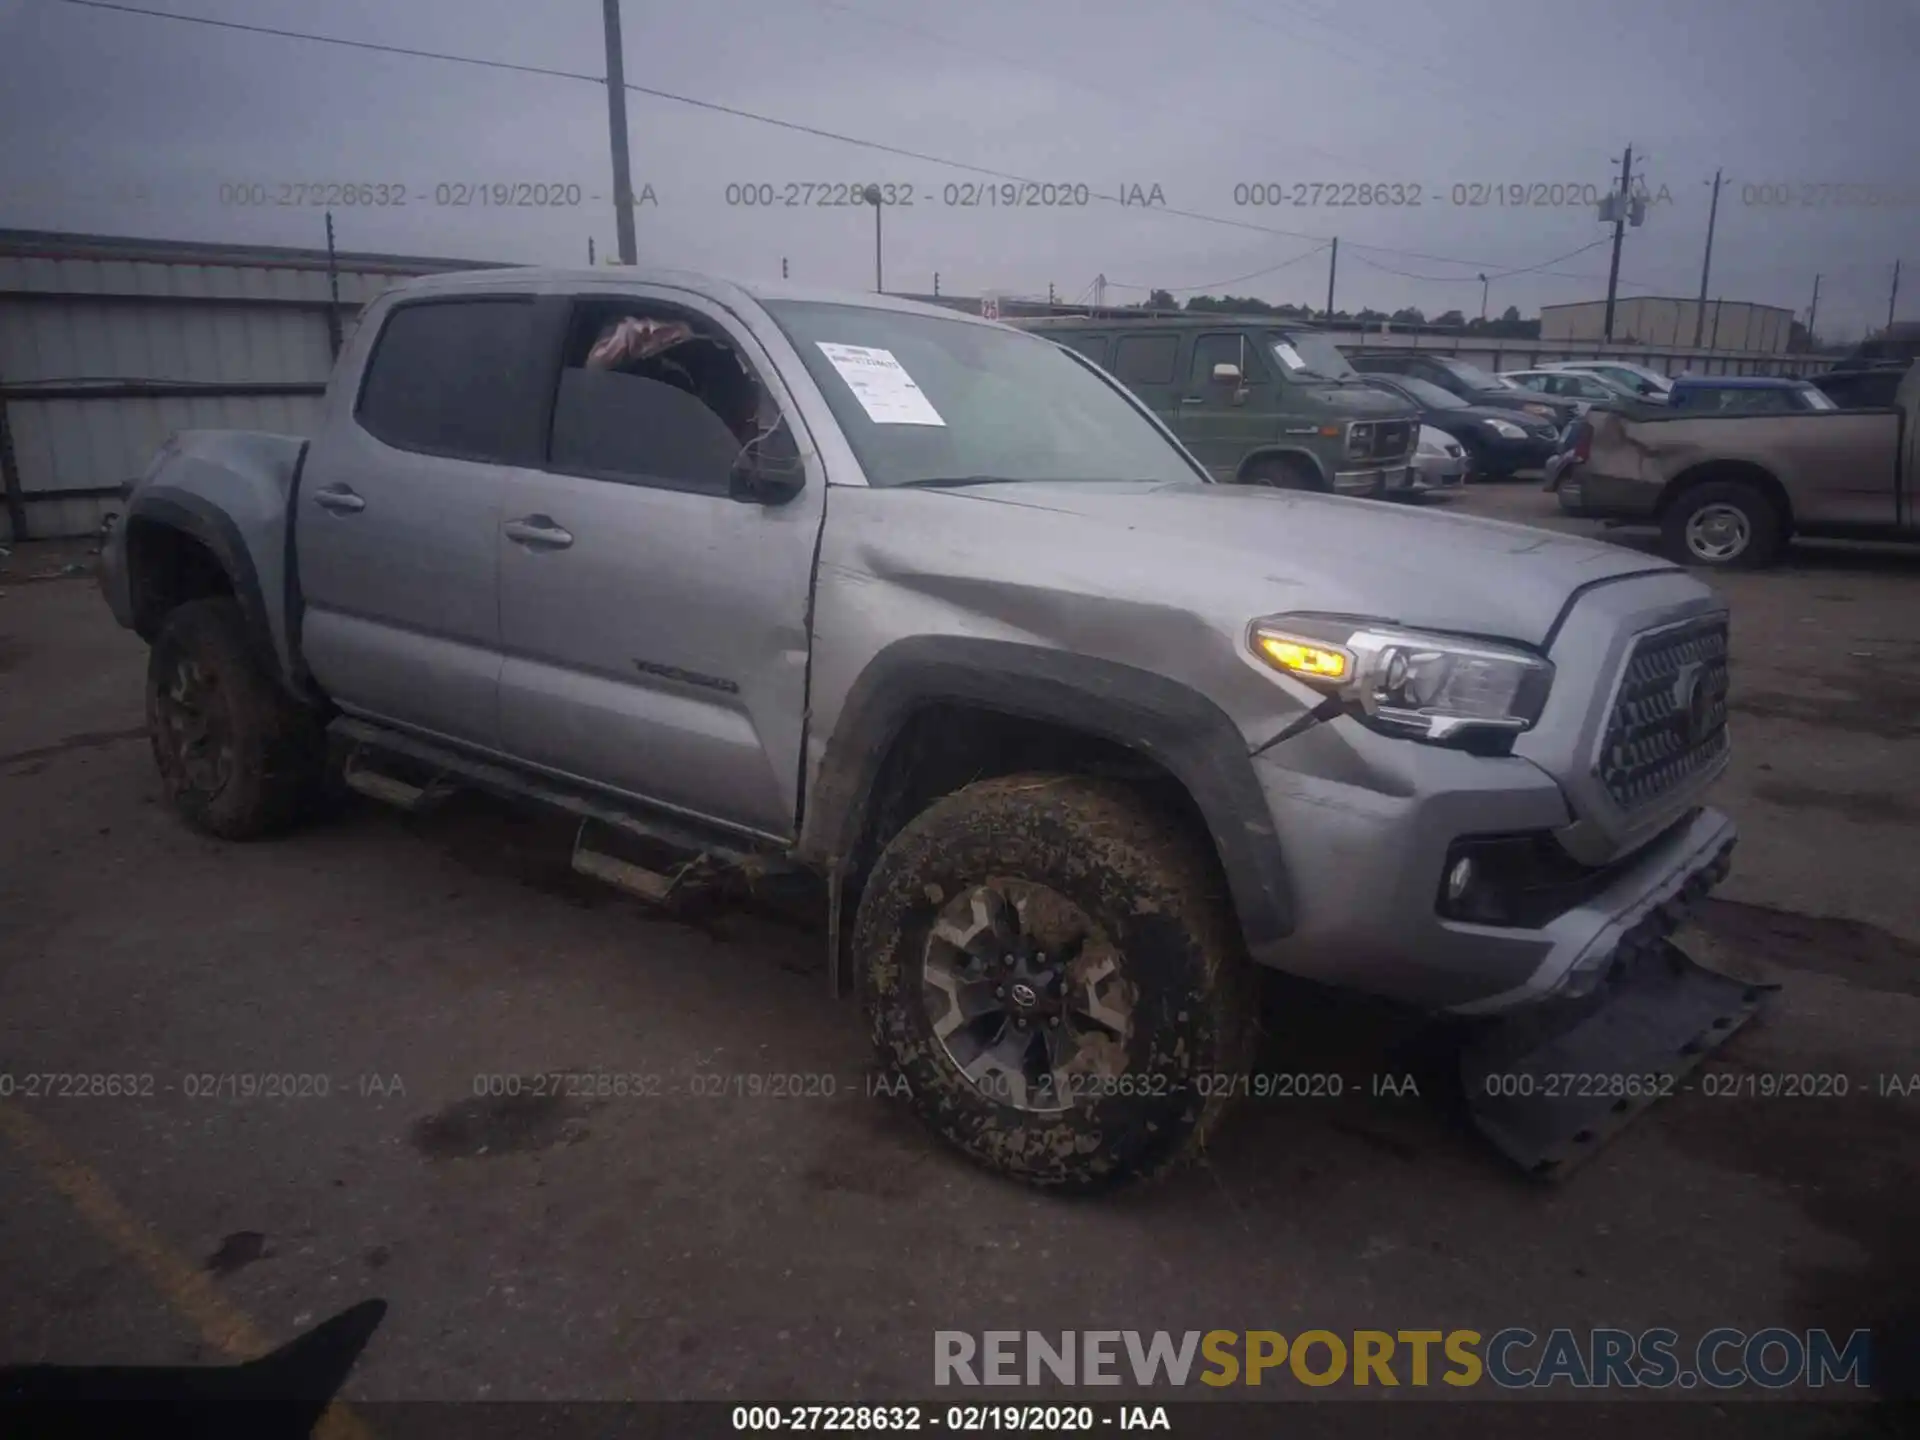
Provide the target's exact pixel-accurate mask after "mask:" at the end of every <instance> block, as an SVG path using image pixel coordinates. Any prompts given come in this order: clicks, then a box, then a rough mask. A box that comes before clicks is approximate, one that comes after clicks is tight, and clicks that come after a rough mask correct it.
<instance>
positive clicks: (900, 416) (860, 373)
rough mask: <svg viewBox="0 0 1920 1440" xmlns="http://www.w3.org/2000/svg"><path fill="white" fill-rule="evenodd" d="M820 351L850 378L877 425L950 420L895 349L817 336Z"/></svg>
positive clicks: (941, 423) (843, 376)
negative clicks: (839, 342) (841, 342)
mask: <svg viewBox="0 0 1920 1440" xmlns="http://www.w3.org/2000/svg"><path fill="white" fill-rule="evenodd" d="M813 343H814V344H816V345H818V346H819V347H820V353H821V354H822V355H825V356H826V357H827V360H828V361H829V362H830V363H831V364H832V366H833V368H834V369H836V370H838V371H839V372H840V378H841V379H842V380H844V381H846V382H847V388H848V389H849V390H851V391H852V392H853V398H854V399H856V400H858V401H859V402H860V408H861V409H863V410H865V411H866V412H867V418H868V419H869V420H871V421H873V423H874V424H876V425H939V426H941V427H943V428H944V427H945V425H946V423H947V422H946V421H944V420H942V419H941V418H940V412H939V411H938V410H935V409H934V408H933V402H932V401H930V400H928V399H927V397H926V395H925V393H924V392H922V390H921V389H920V387H919V386H918V385H916V384H914V383H913V377H912V376H911V375H909V374H908V373H907V367H906V366H904V365H902V364H901V363H900V362H899V361H898V360H896V359H894V358H893V352H892V351H891V350H877V349H874V348H872V347H870V346H867V345H832V344H829V343H828V342H827V341H825V340H816V341H814V342H813Z"/></svg>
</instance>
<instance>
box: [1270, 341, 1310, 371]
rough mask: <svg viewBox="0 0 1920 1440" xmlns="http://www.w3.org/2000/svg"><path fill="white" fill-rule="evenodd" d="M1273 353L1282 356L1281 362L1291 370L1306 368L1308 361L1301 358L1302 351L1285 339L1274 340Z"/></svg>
mask: <svg viewBox="0 0 1920 1440" xmlns="http://www.w3.org/2000/svg"><path fill="white" fill-rule="evenodd" d="M1273 353H1274V354H1276V355H1278V356H1279V357H1280V363H1281V364H1282V365H1284V366H1286V367H1287V368H1288V369H1289V370H1304V369H1306V368H1307V362H1306V361H1304V360H1302V359H1301V358H1300V352H1299V351H1298V350H1296V349H1294V348H1293V347H1292V346H1291V345H1289V344H1287V342H1286V341H1284V340H1276V341H1274V342H1273Z"/></svg>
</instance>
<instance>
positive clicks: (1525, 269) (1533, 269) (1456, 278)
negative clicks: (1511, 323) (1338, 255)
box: [1353, 236, 1607, 285]
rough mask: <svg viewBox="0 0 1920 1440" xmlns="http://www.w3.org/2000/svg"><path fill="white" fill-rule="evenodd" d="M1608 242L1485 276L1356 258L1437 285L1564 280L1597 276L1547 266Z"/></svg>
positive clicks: (1403, 276) (1405, 277) (1586, 278)
mask: <svg viewBox="0 0 1920 1440" xmlns="http://www.w3.org/2000/svg"><path fill="white" fill-rule="evenodd" d="M1606 243H1607V240H1606V238H1605V237H1604V236H1603V237H1602V238H1600V239H1598V240H1594V241H1590V242H1589V243H1587V244H1585V245H1582V246H1581V247H1580V248H1579V249H1578V250H1569V251H1568V252H1567V253H1566V254H1564V255H1556V256H1554V257H1553V259H1551V260H1542V261H1541V262H1540V263H1539V264H1538V265H1522V266H1518V267H1516V268H1514V269H1511V270H1493V271H1489V272H1487V273H1486V274H1485V275H1484V276H1481V275H1416V274H1414V273H1413V272H1412V271H1410V270H1396V269H1394V268H1393V267H1392V266H1391V265H1382V264H1381V263H1380V262H1379V261H1377V260H1369V259H1367V257H1366V256H1364V255H1360V256H1356V257H1355V258H1356V259H1358V260H1359V261H1360V263H1361V264H1362V265H1368V266H1371V267H1372V268H1373V269H1375V270H1384V271H1385V272H1386V273H1387V274H1389V275H1398V276H1400V277H1401V278H1403V279H1406V280H1425V281H1427V282H1428V283H1430V284H1435V285H1454V284H1473V285H1478V284H1480V283H1481V281H1482V280H1483V279H1486V280H1505V279H1508V278H1509V277H1511V276H1514V275H1533V274H1543V275H1554V276H1557V277H1559V278H1560V279H1563V280H1590V279H1593V278H1595V277H1593V276H1590V275H1573V274H1569V273H1567V272H1565V271H1560V270H1550V269H1548V268H1547V267H1548V266H1550V265H1558V264H1559V263H1560V262H1561V261H1562V260H1571V259H1572V258H1573V257H1574V256H1576V255H1584V254H1586V253H1587V251H1589V250H1594V249H1597V248H1599V247H1600V246H1602V245H1605V244H1606ZM1353 248H1354V249H1356V250H1366V249H1371V248H1373V247H1371V246H1366V245H1356V246H1354V247H1353Z"/></svg>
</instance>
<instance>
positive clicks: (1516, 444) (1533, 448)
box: [1474, 434, 1560, 475]
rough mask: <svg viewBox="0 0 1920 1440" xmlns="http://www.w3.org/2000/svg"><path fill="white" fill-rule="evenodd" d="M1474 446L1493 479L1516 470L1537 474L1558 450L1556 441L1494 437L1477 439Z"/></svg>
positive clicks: (1484, 436) (1552, 438) (1558, 443)
mask: <svg viewBox="0 0 1920 1440" xmlns="http://www.w3.org/2000/svg"><path fill="white" fill-rule="evenodd" d="M1474 438H1475V443H1476V444H1477V445H1478V446H1479V447H1480V455H1481V458H1482V459H1483V460H1485V461H1486V464H1487V468H1488V470H1489V471H1491V472H1492V473H1493V474H1496V475H1510V474H1512V473H1513V472H1514V471H1516V470H1537V469H1539V468H1540V467H1541V466H1543V465H1545V464H1546V463H1547V462H1548V461H1549V460H1551V459H1552V458H1553V457H1554V456H1555V455H1556V454H1558V453H1559V450H1560V437H1559V436H1558V435H1557V434H1556V435H1554V436H1552V437H1550V438H1549V437H1546V436H1532V435H1529V436H1528V437H1526V438H1525V439H1524V440H1508V439H1504V438H1502V437H1500V436H1496V435H1477V436H1475V437H1474Z"/></svg>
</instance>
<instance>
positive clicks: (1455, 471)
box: [1406, 450, 1467, 491]
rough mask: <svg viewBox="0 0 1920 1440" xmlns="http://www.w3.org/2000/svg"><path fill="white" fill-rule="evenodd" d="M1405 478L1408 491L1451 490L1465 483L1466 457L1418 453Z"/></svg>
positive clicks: (1426, 452)
mask: <svg viewBox="0 0 1920 1440" xmlns="http://www.w3.org/2000/svg"><path fill="white" fill-rule="evenodd" d="M1407 476H1408V483H1407V486H1406V488H1407V489H1409V490H1415V491H1419V490H1451V489H1454V488H1456V487H1458V486H1459V485H1461V484H1463V483H1464V482H1465V481H1466V478H1467V457H1466V456H1465V455H1435V454H1433V453H1432V452H1431V451H1424V450H1423V451H1419V452H1417V453H1416V454H1415V455H1414V457H1413V463H1412V464H1411V466H1409V468H1408V472H1407Z"/></svg>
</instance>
